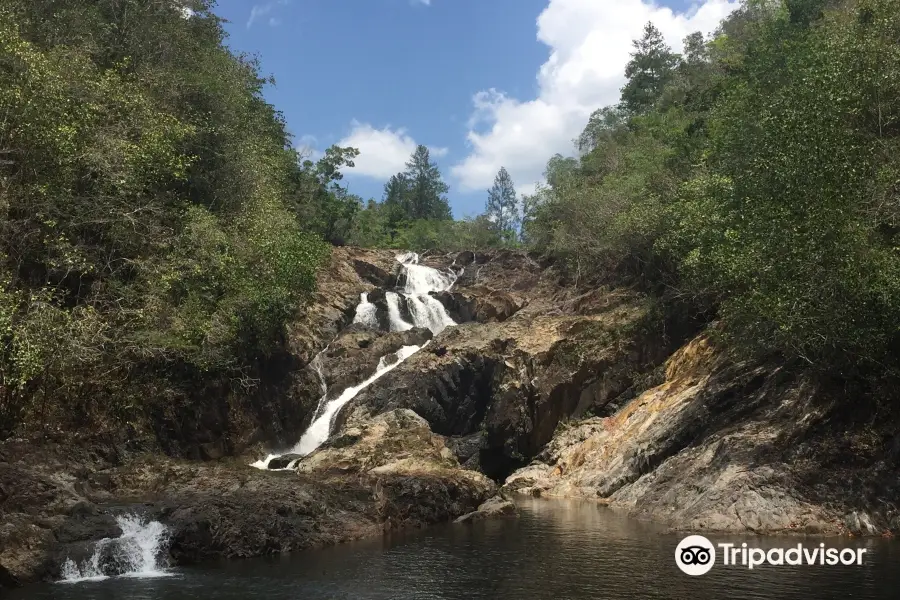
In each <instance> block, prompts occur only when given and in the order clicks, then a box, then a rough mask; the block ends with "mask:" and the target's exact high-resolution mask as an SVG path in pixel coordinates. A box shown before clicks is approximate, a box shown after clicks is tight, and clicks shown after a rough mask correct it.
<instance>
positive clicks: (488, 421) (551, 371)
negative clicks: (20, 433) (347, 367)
mask: <svg viewBox="0 0 900 600" xmlns="http://www.w3.org/2000/svg"><path fill="white" fill-rule="evenodd" d="M523 260H525V258H524V257H523ZM488 265H490V263H487V264H486V265H485V267H487V266H488ZM526 275H527V271H526ZM509 283H513V282H509ZM532 283H533V284H534V285H532V287H531V288H529V289H531V290H532V292H531V293H532V294H533V295H532V296H530V297H529V296H524V295H523V297H522V302H521V305H522V306H523V308H522V309H521V310H519V311H517V312H516V313H515V314H513V315H511V316H510V317H509V318H507V319H504V320H503V321H497V320H488V321H487V322H484V323H463V324H461V325H459V326H458V327H453V328H448V329H447V330H445V331H444V332H442V333H441V334H440V335H439V336H437V337H436V338H435V339H434V340H433V341H432V343H431V344H430V345H429V347H427V348H425V349H424V350H423V351H421V352H419V353H418V354H416V355H414V356H412V357H411V358H410V359H408V360H407V361H406V362H405V363H404V364H402V365H400V366H399V367H398V368H397V369H395V370H394V371H392V372H391V373H390V374H388V376H386V377H384V378H382V379H380V380H379V381H377V382H375V383H374V384H373V385H372V386H370V387H369V388H368V389H366V390H364V391H363V392H362V393H360V394H359V396H357V398H356V399H355V400H354V401H352V402H351V403H350V404H348V405H347V406H346V407H345V409H344V410H343V411H342V413H341V414H340V415H339V418H338V425H342V424H346V426H354V425H355V424H356V423H358V422H362V421H366V420H368V419H370V418H371V417H372V416H373V415H377V414H380V413H383V412H387V411H391V410H394V409H398V408H406V409H410V410H412V411H414V412H416V413H417V414H419V415H421V416H422V417H424V418H425V419H426V420H427V421H428V423H429V425H430V426H431V428H432V430H433V431H434V432H435V433H438V434H441V435H444V436H450V437H451V438H453V440H452V441H451V442H449V444H450V447H451V448H453V449H454V450H455V451H457V452H459V454H457V457H458V458H459V459H460V460H461V461H462V462H464V463H465V464H466V466H468V467H470V468H476V469H478V470H480V471H482V472H484V473H485V474H487V475H489V476H490V477H493V478H497V479H501V480H502V478H503V477H505V476H506V475H507V474H509V473H510V472H511V471H512V470H513V469H515V468H517V467H520V466H522V465H524V464H526V463H527V461H528V460H530V459H531V457H533V456H534V455H536V454H537V453H538V452H539V451H540V450H541V448H542V447H543V446H544V445H545V444H546V443H547V442H548V441H550V439H551V437H552V435H553V432H554V430H555V429H556V426H557V424H558V423H559V422H560V421H561V420H563V419H567V418H569V417H570V416H572V415H575V416H581V415H584V414H586V413H588V412H597V411H603V410H604V409H605V407H607V405H608V404H609V403H610V402H611V401H612V400H613V399H615V398H616V397H618V396H619V395H620V394H622V393H623V392H624V391H626V390H627V389H628V388H629V387H630V386H631V384H632V380H633V377H634V375H635V373H636V372H639V371H641V370H642V369H645V368H646V366H647V365H648V364H652V363H653V361H654V360H659V359H660V357H658V355H659V354H661V352H658V351H654V350H651V351H647V349H646V348H647V346H646V345H645V344H641V343H639V342H638V340H639V338H640V336H641V335H642V330H641V327H640V326H641V324H642V323H643V322H644V320H645V318H646V313H645V307H644V305H643V303H642V301H641V299H640V298H639V297H638V296H635V295H632V294H627V293H616V292H606V293H605V294H603V295H602V296H601V295H599V294H596V295H592V296H591V297H590V298H585V297H582V296H573V297H566V296H565V295H564V293H561V290H560V288H558V287H553V286H552V285H544V286H542V285H541V284H539V283H536V282H532ZM478 285H479V288H476V289H482V288H481V285H482V284H478ZM471 290H472V288H469V287H466V286H465V285H463V286H462V287H461V291H460V292H459V293H472V291H471ZM541 290H544V291H546V292H547V293H550V290H555V296H553V295H551V296H550V297H546V296H541V295H540V293H541ZM523 294H524V292H523ZM549 306H553V307H554V309H555V310H554V311H550V310H549V309H548V307H549ZM659 348H662V345H660V347H659Z"/></svg>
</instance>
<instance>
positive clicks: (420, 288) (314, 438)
mask: <svg viewBox="0 0 900 600" xmlns="http://www.w3.org/2000/svg"><path fill="white" fill-rule="evenodd" d="M396 259H397V261H398V262H399V263H400V264H401V268H402V269H403V274H404V275H405V283H404V285H403V291H402V292H395V291H388V292H386V293H385V301H386V303H387V310H388V326H389V330H390V331H392V332H393V331H408V330H410V329H412V328H413V327H425V328H428V329H430V330H431V332H432V333H433V334H435V335H437V334H438V333H440V332H441V331H443V330H444V329H445V328H447V327H452V326H453V325H456V322H455V321H454V320H453V319H452V318H451V317H450V315H449V314H447V310H446V309H445V308H444V305H443V304H441V303H440V301H439V300H437V298H434V297H433V296H431V293H432V292H442V291H446V290H449V289H450V288H452V287H453V284H454V283H455V282H456V279H457V277H458V274H457V273H455V272H453V271H452V270H451V272H450V273H443V272H441V271H438V270H437V269H432V268H431V267H426V266H424V265H420V264H419V260H420V259H419V255H418V254H416V253H415V252H407V253H406V254H401V255H399V256H397V257H396ZM401 299H402V301H404V302H405V304H406V308H407V310H408V311H409V315H410V318H411V319H412V321H413V322H412V323H410V322H409V321H406V320H405V319H404V318H403V314H402V312H401V305H400V302H401ZM377 310H378V309H377V307H376V306H375V305H374V304H372V303H371V302H369V297H368V294H365V293H364V294H361V295H360V299H359V304H358V305H357V307H356V314H355V316H354V318H353V322H354V323H361V324H364V325H366V326H368V327H372V328H374V329H377V328H378V326H379V325H378V318H377ZM425 345H428V342H426V344H425ZM422 347H424V345H423V346H422ZM422 347H420V346H403V347H402V348H400V350H398V351H397V352H394V353H392V354H388V355H387V356H382V357H381V358H380V359H379V361H378V366H377V367H376V369H375V373H373V374H372V375H371V376H370V377H369V378H368V379H366V380H365V381H363V382H362V383H360V384H359V385H357V386H354V387H350V388H347V389H345V390H344V391H343V392H342V393H341V395H340V396H338V397H337V398H334V399H329V397H328V393H327V392H328V388H327V386H326V385H325V377H324V376H323V374H322V369H321V361H320V359H319V357H320V356H321V353H319V355H317V356H316V358H315V359H313V361H312V362H311V363H310V365H311V366H312V367H313V369H315V371H316V372H317V373H318V374H319V378H320V381H321V382H322V397H321V398H320V399H319V405H318V407H317V408H316V412H315V413H314V415H313V422H312V423H311V424H310V426H309V427H308V428H307V430H306V431H305V432H304V433H303V436H301V438H300V441H299V442H297V444H296V445H295V446H294V447H293V448H291V449H290V450H288V451H287V452H283V453H281V454H269V455H268V456H267V457H266V458H264V459H262V460H258V461H256V462H255V463H253V464H252V465H251V466H253V467H256V468H258V469H268V468H269V467H268V466H269V463H270V462H271V461H272V459H274V458H279V457H281V456H285V455H288V454H296V455H299V456H306V455H307V454H309V453H311V452H313V451H314V450H316V448H318V447H319V446H321V445H322V444H323V443H324V442H325V441H326V440H327V439H328V436H329V435H331V426H332V422H333V421H334V417H335V415H336V414H337V413H338V411H339V410H340V409H341V408H342V407H343V406H344V405H346V404H347V403H348V402H350V401H351V400H352V399H353V398H355V397H356V396H357V394H359V393H360V392H361V391H362V390H364V389H365V388H367V387H368V386H369V385H371V384H372V383H374V382H375V381H377V380H378V379H379V378H381V377H382V376H384V375H385V374H386V373H388V372H390V371H391V370H392V369H394V368H396V367H397V366H399V365H400V364H401V363H403V361H405V360H406V359H407V358H409V357H410V356H412V355H413V354H415V353H416V352H418V351H419V350H420V349H421V348H422ZM326 349H327V348H326ZM323 352H324V350H323ZM296 462H297V461H296V460H293V461H291V462H290V463H289V464H288V465H287V467H286V468H285V469H278V470H288V469H293V468H294V466H295V465H296Z"/></svg>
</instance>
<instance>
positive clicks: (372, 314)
mask: <svg viewBox="0 0 900 600" xmlns="http://www.w3.org/2000/svg"><path fill="white" fill-rule="evenodd" d="M353 322H354V323H360V324H362V325H365V326H366V327H371V328H372V329H378V307H377V306H375V305H374V304H372V303H371V302H369V295H368V294H366V293H363V294H360V296H359V305H358V306H357V307H356V316H355V317H353Z"/></svg>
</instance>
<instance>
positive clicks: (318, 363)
mask: <svg viewBox="0 0 900 600" xmlns="http://www.w3.org/2000/svg"><path fill="white" fill-rule="evenodd" d="M363 295H365V294H363ZM326 350H328V346H325V350H322V352H319V353H318V354H316V357H315V358H313V359H312V360H311V361H310V363H309V366H310V367H312V370H313V371H315V372H316V375H318V376H319V389H320V390H322V395H323V396H324V395H326V394H327V393H328V382H327V381H325V373H323V372H322V354H324V353H325V351H326Z"/></svg>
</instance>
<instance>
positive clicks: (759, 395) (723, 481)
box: [504, 336, 900, 534]
mask: <svg viewBox="0 0 900 600" xmlns="http://www.w3.org/2000/svg"><path fill="white" fill-rule="evenodd" d="M848 400H849V399H848V398H838V397H835V396H834V395H832V394H830V393H829V392H828V391H827V390H826V389H825V388H824V387H823V386H822V385H821V384H820V385H815V384H814V383H813V382H812V380H811V379H810V378H808V377H806V376H803V375H799V374H796V373H789V372H788V371H787V370H786V369H785V368H784V367H780V366H775V365H762V364H753V363H743V362H735V361H733V360H732V359H730V358H729V357H728V356H726V355H724V354H723V353H722V352H720V351H717V350H716V349H714V347H713V346H712V345H711V344H710V342H709V340H708V339H707V338H706V337H704V336H701V337H698V338H696V339H694V340H693V341H691V342H690V343H689V344H687V345H686V346H685V347H683V348H682V349H680V350H679V351H678V352H677V353H675V354H674V355H673V356H672V358H671V359H670V360H669V361H668V364H667V370H666V381H665V383H663V384H662V385H660V386H657V387H655V388H652V389H650V390H648V391H646V392H645V393H643V394H642V395H640V396H639V397H638V398H636V399H634V400H632V401H631V402H630V403H628V404H627V405H626V406H625V407H624V408H622V409H621V410H620V411H618V412H617V413H615V414H614V415H612V416H610V417H607V418H591V419H586V420H584V421H582V422H579V423H577V424H574V425H572V426H569V427H566V428H564V429H562V430H561V431H559V432H558V433H557V434H556V435H555V436H554V439H553V440H552V441H551V443H550V444H548V446H547V448H546V449H545V450H544V451H543V452H542V453H541V454H540V456H539V457H538V459H537V460H536V461H535V462H534V463H532V464H531V465H529V466H527V467H525V468H523V469H520V470H519V471H517V472H516V473H514V474H513V475H511V476H510V477H509V478H508V479H507V480H506V483H505V486H504V489H505V490H506V491H508V492H517V493H525V494H532V495H542V496H563V497H588V498H598V499H602V500H603V501H605V502H608V503H610V504H612V505H614V506H619V507H622V508H625V509H627V510H628V511H629V512H631V513H632V514H634V515H636V516H639V517H646V518H652V519H654V520H658V521H662V522H665V523H668V524H670V525H672V526H674V527H676V528H680V529H687V530H691V531H702V530H712V531H748V530H749V531H753V532H759V533H775V532H815V533H840V532H844V531H849V532H852V533H856V534H874V533H879V532H882V531H886V530H890V529H894V527H893V526H892V520H893V519H895V518H896V516H897V513H896V512H895V511H896V509H893V507H892V506H891V505H890V504H888V503H886V499H890V498H896V497H897V493H898V491H900V485H898V480H897V475H896V474H897V472H898V471H897V469H898V467H900V463H898V453H897V451H896V450H895V451H894V452H893V455H892V454H891V453H890V451H889V450H888V449H887V448H881V449H876V448H873V447H871V446H870V447H868V448H866V447H865V445H864V444H871V443H872V442H873V441H874V440H878V439H879V438H881V439H887V440H890V439H891V438H892V437H893V438H894V439H896V434H894V433H890V432H893V431H896V430H897V429H896V427H897V421H896V415H895V416H894V417H892V419H891V420H890V421H887V422H885V423H883V424H882V432H880V433H876V431H874V430H873V429H872V426H871V425H868V424H867V425H866V426H865V427H858V426H857V425H856V424H854V423H853V422H852V421H847V419H846V416H847V415H846V414H842V409H841V407H842V406H843V405H844V403H846V402H848ZM882 435H883V436H885V437H883V438H882V437H881V436H882ZM842 438H843V439H842ZM886 450H887V451H886ZM838 465H841V466H838ZM860 508H862V509H864V510H862V511H860V512H856V510H854V509H857V510H858V509H860ZM844 515H846V516H844ZM870 515H871V516H870Z"/></svg>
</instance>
